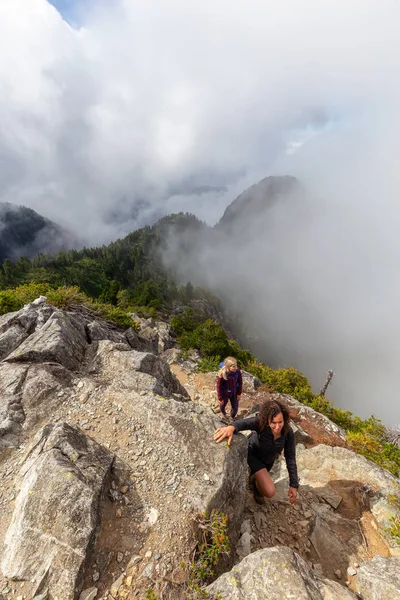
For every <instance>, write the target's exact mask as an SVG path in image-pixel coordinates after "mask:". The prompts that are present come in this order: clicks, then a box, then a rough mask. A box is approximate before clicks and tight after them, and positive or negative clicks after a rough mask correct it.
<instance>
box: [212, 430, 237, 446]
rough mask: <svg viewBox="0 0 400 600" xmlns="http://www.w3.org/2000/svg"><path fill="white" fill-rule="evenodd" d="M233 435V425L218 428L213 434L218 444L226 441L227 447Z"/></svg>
mask: <svg viewBox="0 0 400 600" xmlns="http://www.w3.org/2000/svg"><path fill="white" fill-rule="evenodd" d="M234 433H235V428H234V426H233V425H228V426H227V427H219V428H218V429H217V430H216V431H215V433H214V440H215V441H216V442H217V443H219V442H222V441H223V440H226V439H227V440H228V446H230V445H231V442H232V438H233V434H234Z"/></svg>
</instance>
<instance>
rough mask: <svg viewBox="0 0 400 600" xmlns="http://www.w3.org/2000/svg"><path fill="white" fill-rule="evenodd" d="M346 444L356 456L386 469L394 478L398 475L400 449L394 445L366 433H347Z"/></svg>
mask: <svg viewBox="0 0 400 600" xmlns="http://www.w3.org/2000/svg"><path fill="white" fill-rule="evenodd" d="M347 443H348V444H349V446H350V447H351V448H352V449H353V450H354V451H355V452H358V454H362V455H363V456H365V458H368V460H371V461H372V462H374V463H376V464H377V465H379V466H381V467H383V468H384V469H387V470H388V471H390V473H392V475H394V476H395V477H399V475H400V448H399V447H398V446H396V445H395V444H392V443H390V442H386V441H384V440H382V439H379V438H376V437H373V436H372V435H371V434H370V433H368V431H360V432H357V433H353V432H349V433H348V435H347Z"/></svg>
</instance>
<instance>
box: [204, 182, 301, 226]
mask: <svg viewBox="0 0 400 600" xmlns="http://www.w3.org/2000/svg"><path fill="white" fill-rule="evenodd" d="M300 188H301V186H300V184H299V182H298V181H297V179H295V177H289V176H284V177H275V176H273V177H266V178H265V179H262V180H261V181H260V182H258V183H256V184H254V185H252V186H251V187H249V188H248V189H247V190H245V191H244V192H242V193H241V194H240V195H239V196H238V197H237V198H236V199H235V200H234V201H233V202H231V204H229V206H228V207H227V208H226V210H225V212H224V214H223V216H222V218H221V219H220V221H219V222H218V223H217V225H216V226H215V228H216V229H217V230H219V231H224V232H225V233H227V234H230V233H232V232H233V231H234V230H236V229H237V228H243V226H246V225H250V223H251V222H253V221H254V220H257V219H260V218H262V217H264V216H265V215H266V213H267V212H268V211H269V210H270V209H271V208H272V207H273V206H274V205H276V204H277V203H279V202H282V200H285V199H287V198H289V197H290V196H291V195H292V194H294V193H296V192H299V191H300Z"/></svg>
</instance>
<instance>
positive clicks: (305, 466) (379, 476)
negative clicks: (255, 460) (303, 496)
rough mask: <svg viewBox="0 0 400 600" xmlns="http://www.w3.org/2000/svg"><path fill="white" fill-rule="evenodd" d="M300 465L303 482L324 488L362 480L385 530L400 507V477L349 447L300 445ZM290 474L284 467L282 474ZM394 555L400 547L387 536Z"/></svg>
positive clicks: (361, 482)
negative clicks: (397, 501) (399, 495)
mask: <svg viewBox="0 0 400 600" xmlns="http://www.w3.org/2000/svg"><path fill="white" fill-rule="evenodd" d="M297 466H298V469H299V473H300V485H301V486H305V485H309V486H311V487H313V488H321V487H323V486H325V485H327V484H329V483H330V482H331V481H334V480H341V481H353V482H359V483H360V484H361V486H363V487H364V490H365V494H366V497H367V498H368V500H369V504H370V510H371V513H372V514H373V516H374V517H375V519H376V522H377V524H378V526H380V528H381V532H382V534H384V532H385V530H386V529H387V527H388V526H389V525H390V519H391V517H394V516H395V514H396V510H395V508H394V507H393V505H392V503H391V502H390V495H391V494H395V493H396V488H397V485H398V480H397V479H396V478H395V477H393V475H391V474H390V473H389V472H388V471H386V470H385V469H382V468H381V467H379V466H378V465H376V464H375V463H372V462H371V461H369V460H367V459H366V458H364V457H363V456H361V455H360V454H357V453H356V452H353V451H352V450H348V449H347V448H340V447H333V446H325V445H323V444H319V445H318V446H315V447H314V448H304V446H302V445H301V444H299V445H298V447H297ZM286 476H287V475H286V474H285V473H284V471H282V474H281V477H279V478H278V480H279V479H280V478H282V477H283V478H284V477H286ZM386 542H387V544H388V545H389V550H390V553H391V554H392V556H398V555H399V554H400V547H399V546H396V544H395V543H394V542H393V541H392V540H391V539H390V538H389V537H387V538H386Z"/></svg>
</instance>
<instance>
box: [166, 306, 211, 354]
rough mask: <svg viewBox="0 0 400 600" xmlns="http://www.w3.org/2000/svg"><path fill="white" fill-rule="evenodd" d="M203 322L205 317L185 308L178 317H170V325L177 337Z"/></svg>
mask: <svg viewBox="0 0 400 600" xmlns="http://www.w3.org/2000/svg"><path fill="white" fill-rule="evenodd" d="M205 320H206V317H205V315H204V314H203V313H200V312H198V311H196V312H195V311H194V310H193V308H185V310H184V311H183V312H181V313H179V315H175V316H174V317H172V319H171V322H170V325H171V327H172V329H173V330H174V331H175V333H176V335H177V336H182V335H184V334H185V333H188V332H191V331H193V330H194V329H196V327H198V326H199V325H200V324H201V323H204V321H205ZM193 347H194V346H193Z"/></svg>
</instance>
